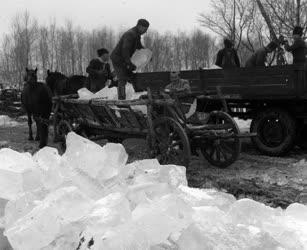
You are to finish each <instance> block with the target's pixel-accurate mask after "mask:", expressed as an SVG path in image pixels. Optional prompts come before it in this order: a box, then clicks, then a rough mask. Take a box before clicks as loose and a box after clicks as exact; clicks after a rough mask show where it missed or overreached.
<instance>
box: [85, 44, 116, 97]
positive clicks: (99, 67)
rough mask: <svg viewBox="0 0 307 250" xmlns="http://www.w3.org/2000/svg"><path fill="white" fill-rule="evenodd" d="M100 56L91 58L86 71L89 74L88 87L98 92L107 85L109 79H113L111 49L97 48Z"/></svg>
mask: <svg viewBox="0 0 307 250" xmlns="http://www.w3.org/2000/svg"><path fill="white" fill-rule="evenodd" d="M97 55H98V57H97V58H95V59H93V60H91V61H90V64H89V66H88V67H87V68H86V72H87V73H88V74H89V77H88V84H87V88H88V89H89V90H90V91H92V92H94V93H95V92H98V91H99V90H101V89H103V88H104V87H105V84H106V81H107V80H113V75H112V73H111V69H110V64H109V63H108V62H109V51H108V50H107V49H105V48H102V49H99V50H97Z"/></svg>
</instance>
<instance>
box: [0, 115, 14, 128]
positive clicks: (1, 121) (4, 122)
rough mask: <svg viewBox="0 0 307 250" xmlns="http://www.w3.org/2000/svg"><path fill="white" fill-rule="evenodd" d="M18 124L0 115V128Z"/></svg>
mask: <svg viewBox="0 0 307 250" xmlns="http://www.w3.org/2000/svg"><path fill="white" fill-rule="evenodd" d="M18 124H19V123H18V122H17V121H15V120H13V119H12V118H10V117H9V116H7V115H0V127H15V126H17V125H18Z"/></svg>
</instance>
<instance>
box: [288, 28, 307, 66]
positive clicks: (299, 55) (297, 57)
mask: <svg viewBox="0 0 307 250" xmlns="http://www.w3.org/2000/svg"><path fill="white" fill-rule="evenodd" d="M292 34H293V40H294V42H293V44H292V45H291V46H290V45H289V43H288V41H284V42H283V43H284V45H285V49H286V50H287V51H289V52H291V53H292V55H293V64H300V63H305V61H306V58H305V56H306V44H305V41H304V39H303V37H302V36H303V28H302V27H299V26H295V27H294V29H293V33H292Z"/></svg>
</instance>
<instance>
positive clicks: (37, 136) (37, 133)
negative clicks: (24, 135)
mask: <svg viewBox="0 0 307 250" xmlns="http://www.w3.org/2000/svg"><path fill="white" fill-rule="evenodd" d="M35 123H36V136H35V141H39V140H40V129H41V128H40V126H39V124H40V121H38V120H36V121H35Z"/></svg>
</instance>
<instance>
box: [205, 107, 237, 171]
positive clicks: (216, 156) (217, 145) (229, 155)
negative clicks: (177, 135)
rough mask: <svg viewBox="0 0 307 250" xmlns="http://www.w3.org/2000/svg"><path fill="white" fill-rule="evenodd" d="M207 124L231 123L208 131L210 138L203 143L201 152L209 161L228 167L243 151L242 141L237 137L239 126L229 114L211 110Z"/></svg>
mask: <svg viewBox="0 0 307 250" xmlns="http://www.w3.org/2000/svg"><path fill="white" fill-rule="evenodd" d="M207 124H217V125H222V124H224V125H229V126H226V128H221V129H216V130H214V131H212V130H211V131H208V132H209V135H208V138H205V141H203V142H202V144H201V152H202V154H203V156H204V157H205V158H206V159H207V161H208V162H209V163H211V164H212V165H214V166H216V167H219V168H227V167H228V166H229V165H231V164H232V163H234V162H235V161H236V160H237V159H238V157H239V155H240V152H241V141H240V139H239V137H237V135H238V134H239V133H240V130H239V127H238V125H237V124H236V122H235V121H234V119H232V117H231V116H230V115H229V114H227V113H225V112H222V111H213V112H211V113H210V118H209V119H208V122H207ZM232 135H233V136H232ZM231 136H232V137H231ZM223 137H224V138H223Z"/></svg>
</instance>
